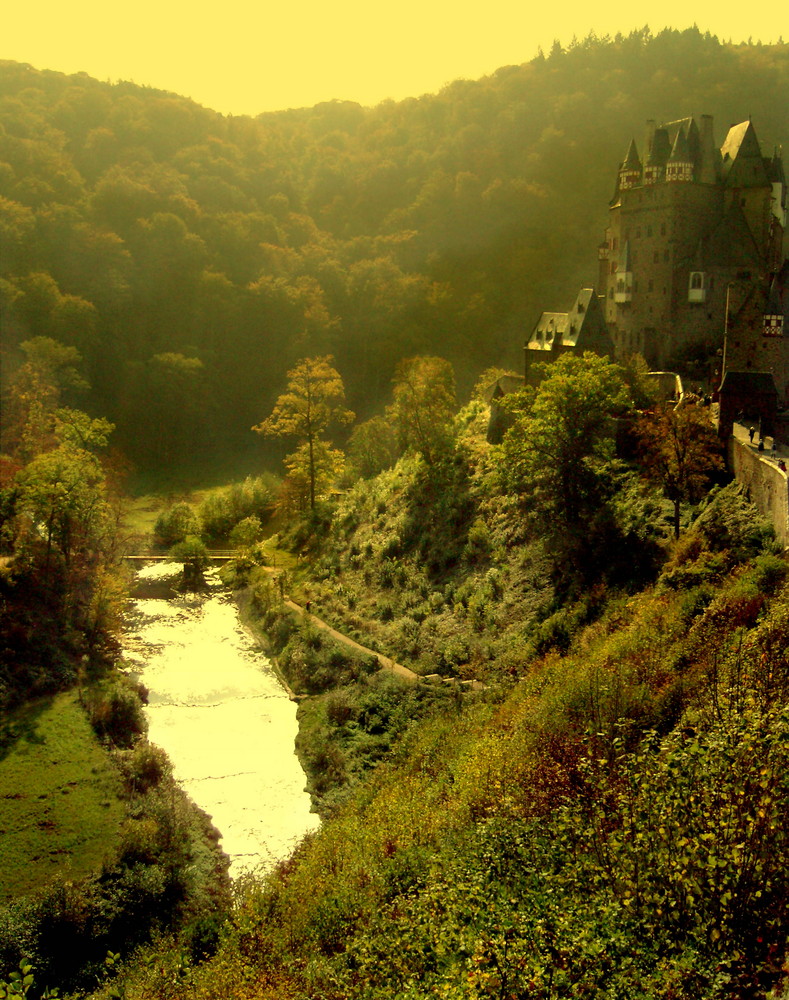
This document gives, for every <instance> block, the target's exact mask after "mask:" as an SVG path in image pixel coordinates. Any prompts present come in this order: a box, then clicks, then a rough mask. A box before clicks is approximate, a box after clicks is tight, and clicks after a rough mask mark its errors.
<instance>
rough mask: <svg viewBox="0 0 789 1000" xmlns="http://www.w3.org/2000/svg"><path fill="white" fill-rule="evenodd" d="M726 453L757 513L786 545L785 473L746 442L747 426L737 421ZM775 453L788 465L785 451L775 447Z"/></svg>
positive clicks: (788, 493) (788, 503)
mask: <svg viewBox="0 0 789 1000" xmlns="http://www.w3.org/2000/svg"><path fill="white" fill-rule="evenodd" d="M783 452H786V449H783ZM728 453H729V469H730V470H731V472H732V474H733V475H734V477H735V479H736V480H737V482H739V483H742V484H743V485H744V486H745V487H746V488H747V489H748V494H749V496H750V499H751V501H752V502H753V503H754V505H755V506H756V508H757V510H758V511H759V513H760V514H762V515H763V516H764V517H766V518H768V519H769V520H770V521H771V522H772V525H773V527H774V528H775V534H776V536H777V538H778V540H779V541H780V542H781V544H782V545H784V546H789V476H787V473H786V472H782V471H781V469H779V468H778V465H777V462H776V460H775V459H773V458H771V457H766V455H765V452H760V451H757V449H756V448H755V447H754V446H753V445H752V444H750V443H749V441H748V433H747V430H746V428H745V427H744V426H742V425H741V424H735V425H734V433H733V434H732V435H731V436H730V437H729V443H728ZM779 456H781V457H783V458H784V462H786V464H787V466H789V455H781V451H779Z"/></svg>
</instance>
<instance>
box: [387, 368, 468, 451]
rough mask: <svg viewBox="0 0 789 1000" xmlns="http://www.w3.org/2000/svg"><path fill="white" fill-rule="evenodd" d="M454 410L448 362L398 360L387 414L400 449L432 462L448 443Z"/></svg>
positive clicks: (453, 374) (454, 399)
mask: <svg viewBox="0 0 789 1000" xmlns="http://www.w3.org/2000/svg"><path fill="white" fill-rule="evenodd" d="M456 409H457V396H456V394H455V373H454V371H453V368H452V365H451V364H450V363H449V362H448V361H445V360H444V359H443V358H434V357H416V358H408V359H407V360H405V361H401V362H400V364H399V365H398V366H397V369H396V370H395V375H394V378H393V380H392V405H391V406H390V407H389V408H388V409H387V414H388V415H389V417H390V419H391V420H392V423H393V425H394V426H395V428H396V430H397V435H398V438H399V441H400V446H401V447H402V448H403V450H410V451H415V452H418V453H419V454H421V455H422V457H423V458H424V460H425V461H426V462H427V464H428V465H434V464H435V463H436V462H437V461H438V460H439V458H440V457H441V456H442V455H443V454H445V453H446V451H447V450H448V448H449V446H450V444H451V441H452V421H453V419H454V416H455V411H456Z"/></svg>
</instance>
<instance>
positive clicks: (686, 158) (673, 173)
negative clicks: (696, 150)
mask: <svg viewBox="0 0 789 1000" xmlns="http://www.w3.org/2000/svg"><path fill="white" fill-rule="evenodd" d="M666 180H667V181H692V180H693V160H692V159H691V155H690V149H689V148H688V139H687V136H686V135H685V130H684V129H683V128H680V129H678V130H677V135H676V138H675V139H674V147H673V149H672V150H671V155H670V156H669V159H668V164H667V166H666Z"/></svg>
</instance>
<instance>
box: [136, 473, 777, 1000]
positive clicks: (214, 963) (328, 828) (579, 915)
mask: <svg viewBox="0 0 789 1000" xmlns="http://www.w3.org/2000/svg"><path fill="white" fill-rule="evenodd" d="M416 481H417V475H416V471H415V470H414V469H413V468H411V469H410V470H409V466H408V465H401V466H399V467H398V469H397V470H396V474H394V475H393V476H390V477H389V478H387V477H384V478H382V479H379V480H376V481H373V482H371V483H370V484H368V485H367V486H366V487H365V488H364V489H361V488H360V490H359V491H357V492H356V493H355V494H353V495H352V496H349V497H347V498H346V499H345V500H344V501H343V502H342V503H341V505H340V506H339V507H338V509H337V510H336V512H335V515H334V518H333V520H332V524H333V525H334V530H335V531H336V532H337V534H338V535H339V536H340V537H341V536H342V533H343V531H346V532H347V522H348V518H349V517H350V515H351V513H353V514H354V515H355V529H354V531H355V532H356V533H365V532H367V531H369V530H371V529H373V528H374V527H375V529H376V537H377V538H378V539H379V542H380V543H382V544H383V545H385V544H386V537H387V535H388V533H389V531H390V530H391V528H392V527H393V526H394V525H395V524H397V523H398V517H399V516H400V515H399V513H398V508H397V506H396V499H397V496H398V494H399V492H400V491H401V490H402V489H403V487H404V486H407V485H408V484H409V483H412V484H414V483H415V482H416ZM370 491H375V495H376V496H377V497H378V498H379V501H380V502H381V504H382V505H385V508H386V510H387V515H386V516H385V517H384V521H385V526H384V525H383V524H382V522H381V518H382V516H383V515H382V514H381V513H379V514H378V515H375V514H374V512H375V510H376V509H377V508H376V507H372V508H371V507H370V506H369V501H368V498H367V494H368V493H369V492H370ZM371 515H372V516H371ZM344 526H345V527H344ZM428 534H429V528H426V529H425V536H423V537H424V538H425V539H426V538H427V535H428ZM769 539H770V532H769V529H768V528H767V527H766V525H764V524H763V523H762V522H760V521H759V519H758V517H757V515H756V514H755V512H754V511H753V508H752V507H751V506H750V505H749V504H748V503H747V502H746V501H745V500H744V498H743V497H742V496H741V495H740V494H739V492H738V490H737V489H736V487H726V488H724V489H722V490H721V489H717V490H716V491H714V493H713V495H712V496H711V497H710V498H708V500H707V501H706V502H705V503H703V504H702V506H701V507H700V508H699V509H698V510H697V512H696V516H695V518H694V523H693V526H692V527H691V528H689V529H688V530H686V531H685V532H684V534H683V536H682V538H681V540H680V541H679V542H678V543H671V544H670V545H669V547H668V548H667V549H666V550H665V551H666V555H665V557H664V559H663V560H662V563H661V567H660V569H659V570H656V575H655V577H654V580H653V581H652V582H650V583H649V584H648V585H647V586H646V587H643V586H636V587H632V586H631V587H624V588H623V587H622V586H621V585H620V586H619V587H617V588H612V587H610V585H608V586H603V581H602V577H600V578H599V584H600V585H599V586H598V587H597V589H596V592H595V594H594V597H593V598H592V594H589V595H588V596H582V595H578V596H577V598H576V599H566V600H565V601H563V602H562V604H561V605H560V606H559V607H558V608H557V610H555V611H553V612H550V609H549V608H547V607H546V606H545V605H544V604H543V605H542V607H543V610H542V612H541V613H532V614H529V613H528V611H527V609H528V608H529V606H530V604H531V605H533V602H534V601H535V596H534V594H533V593H531V584H530V581H529V580H528V579H527V578H525V577H523V576H522V575H520V573H519V567H520V566H521V565H522V563H523V562H526V561H527V559H526V550H525V549H524V548H523V547H522V546H519V545H512V544H511V545H510V547H509V549H508V550H506V551H502V550H501V549H499V550H497V549H496V542H497V541H498V539H497V537H496V533H495V531H494V533H493V543H494V544H493V549H492V552H494V553H496V554H495V555H491V556H488V557H486V558H487V559H490V560H491V561H495V563H496V566H497V572H498V574H499V575H500V577H501V578H502V580H503V582H502V590H501V593H500V597H499V599H498V600H491V599H490V597H487V600H488V602H489V604H490V609H489V616H490V617H489V620H488V622H487V624H485V623H484V620H483V622H482V624H480V619H476V620H475V618H474V616H473V614H471V613H470V609H469V608H468V607H464V606H463V603H462V596H461V588H462V584H461V583H460V581H461V579H463V578H465V580H466V586H467V588H468V589H467V593H468V596H469V600H471V599H473V595H474V594H475V593H477V592H478V590H479V587H478V586H476V587H475V586H472V585H471V583H470V581H471V579H472V578H473V575H474V572H475V571H471V572H469V570H468V568H463V569H461V568H460V567H458V568H457V570H456V571H455V573H454V574H452V575H451V576H443V577H442V578H441V580H440V581H439V580H437V579H435V578H433V579H432V583H429V584H428V583H426V582H425V583H420V581H419V579H418V578H417V579H416V580H414V581H413V583H412V582H411V577H412V574H414V573H415V565H416V562H414V563H411V561H410V560H409V559H408V558H407V557H403V558H402V560H400V559H397V560H395V559H393V557H392V556H391V555H388V556H383V555H382V554H381V553H380V552H374V553H369V554H368V555H367V557H366V560H365V561H366V566H367V568H368V569H369V570H370V572H371V573H372V574H377V573H380V572H381V570H382V568H383V567H384V566H385V565H387V560H388V561H389V562H390V563H391V562H396V564H397V565H401V566H402V567H403V569H404V571H405V573H406V574H407V577H408V580H407V582H405V583H403V584H402V585H400V586H398V587H395V588H394V592H395V593H397V592H398V591H400V590H402V592H403V594H402V596H403V597H404V599H406V603H409V600H408V599H407V597H406V595H407V594H408V593H411V592H413V593H414V595H416V594H418V592H419V589H420V587H422V588H424V589H427V590H428V591H429V594H432V595H433V601H434V603H435V604H436V605H437V606H436V607H435V608H434V610H433V611H432V612H429V611H428V608H429V606H430V602H431V597H430V596H427V597H425V599H424V602H425V603H424V608H425V612H426V616H425V619H424V621H427V620H428V617H429V616H430V614H431V613H432V614H433V615H435V622H436V623H437V622H438V621H440V620H441V619H442V618H444V619H445V621H444V627H445V628H446V627H447V624H446V619H449V620H451V621H452V630H453V633H454V637H455V641H456V642H457V643H461V642H464V641H465V642H470V641H476V642H479V643H480V644H482V645H483V646H484V645H486V644H487V645H491V646H494V647H495V648H496V649H497V653H498V655H496V656H492V657H491V659H490V662H489V663H488V664H487V665H486V664H485V660H484V659H478V660H473V661H469V660H468V658H467V662H473V663H474V666H475V670H476V671H477V672H479V673H480V674H481V675H482V676H484V678H485V681H486V686H485V688H484V689H483V690H478V691H473V692H472V691H468V690H465V691H464V690H463V689H460V688H458V687H457V686H454V687H453V686H452V685H446V684H445V685H439V686H438V688H433V687H431V685H430V683H424V684H423V685H421V686H420V688H419V689H421V691H422V694H421V696H419V697H417V696H416V695H415V691H416V690H418V689H415V688H414V686H413V685H403V684H399V683H397V682H395V681H393V680H390V681H387V680H386V679H385V678H384V677H383V676H371V675H369V674H368V673H366V672H365V671H364V670H362V671H361V672H359V671H357V672H356V673H355V674H354V673H353V671H351V672H350V673H348V672H346V673H345V674H343V670H342V667H343V663H346V664H347V660H345V661H344V660H343V658H342V656H341V654H339V651H338V650H337V649H333V648H332V647H321V642H320V641H319V640H318V641H316V638H315V635H314V630H311V629H310V628H309V626H304V625H302V626H299V624H298V622H294V621H293V620H292V619H291V618H290V617H289V615H288V613H287V612H286V610H285V609H284V608H280V609H279V610H278V600H277V594H276V587H272V586H270V585H269V584H268V583H267V582H265V581H264V580H263V579H262V578H261V579H257V577H256V572H257V571H256V570H255V569H254V568H251V569H250V568H248V570H247V572H248V573H249V574H251V576H248V577H247V583H249V580H250V579H251V580H252V586H253V589H254V590H255V592H256V593H257V594H258V596H257V597H256V598H255V601H256V603H257V606H258V610H259V612H260V613H262V614H264V616H265V620H266V621H267V623H268V624H269V626H271V627H272V634H273V635H274V636H275V637H276V636H277V635H278V636H279V641H280V643H281V644H284V646H285V648H289V650H290V653H289V656H290V657H291V658H293V657H294V656H295V657H296V659H297V660H298V658H299V656H300V655H307V654H308V652H309V651H310V650H311V651H312V655H313V659H312V661H311V662H312V665H313V667H314V668H317V667H319V666H321V665H322V666H323V667H325V669H327V670H328V671H329V674H330V673H331V669H332V668H333V669H334V672H335V673H334V676H335V679H336V681H337V684H338V685H339V686H329V688H328V689H327V690H326V691H325V692H324V693H323V694H321V695H316V696H314V697H313V698H312V699H310V701H309V702H307V703H305V704H306V705H307V706H308V708H305V711H308V713H309V714H308V719H309V720H310V721H311V728H310V727H305V728H304V729H303V737H304V738H305V739H306V740H307V743H308V750H309V749H310V748H311V751H312V752H313V756H312V758H311V761H309V762H308V763H309V764H310V766H311V767H312V769H313V774H314V775H315V776H317V777H318V778H319V779H320V781H319V782H316V781H315V780H313V791H314V793H316V795H317V801H318V803H319V807H320V808H321V810H322V811H323V812H324V815H326V816H327V817H328V818H327V820H326V822H325V823H324V825H323V827H322V828H321V830H320V831H319V832H318V833H316V834H315V835H314V836H312V837H310V838H309V839H308V840H307V841H306V842H305V843H304V844H303V845H302V846H301V848H299V850H298V851H297V852H296V854H295V855H294V857H293V858H292V859H291V860H290V861H288V862H286V863H284V864H283V865H282V866H281V867H280V869H279V871H277V872H276V873H275V874H274V875H273V876H272V877H270V878H268V879H267V880H265V881H262V882H257V881H249V882H247V883H245V884H243V885H240V886H238V887H237V894H236V902H235V906H234V908H233V911H232V913H231V915H230V919H229V922H228V923H227V924H226V926H225V928H224V932H223V936H222V939H221V942H220V944H219V947H218V951H217V953H216V955H215V956H214V957H213V958H212V959H210V960H209V961H208V962H206V963H204V964H203V965H201V966H192V967H190V968H189V969H188V970H186V971H185V972H183V977H184V982H183V986H182V989H181V992H180V994H179V995H183V996H190V997H200V996H202V997H212V996H217V995H223V996H235V997H259V998H264V997H271V998H274V997H277V998H282V997H293V998H296V997H298V998H305V1000H306V998H308V997H316V996H321V997H326V998H336V1000H340V998H343V1000H346V998H351V997H359V998H362V997H363V998H377V997H380V998H382V1000H383V998H392V997H398V998H413V1000H416V998H420V1000H421V998H427V997H436V996H438V997H446V998H450V997H451V998H475V1000H477V998H482V997H485V998H489V997H496V998H502V1000H504V998H511V997H535V998H537V997H549V996H550V997H581V996H586V995H594V996H610V997H621V996H628V997H634V998H636V997H643V998H644V1000H646V998H650V1000H654V998H656V997H665V998H684V1000H702V998H720V1000H723V998H730V997H732V996H738V997H754V998H756V997H765V996H767V995H768V993H769V992H770V990H771V989H772V988H773V987H774V986H775V985H776V984H777V983H780V981H781V978H782V975H783V971H784V962H785V960H786V938H787V932H788V931H789V926H787V922H786V913H787V906H786V904H787V896H788V894H789V886H788V885H787V881H786V877H785V868H786V864H787V861H788V860H789V857H787V847H789V844H787V833H786V831H787V829H789V827H787V822H786V821H787V809H788V807H789V782H788V781H787V774H789V771H788V770H787V765H789V760H787V752H788V748H789V718H788V717H787V714H786V707H785V706H786V703H787V696H788V695H789V659H787V654H788V653H789V650H788V649H787V644H786V636H787V634H788V633H789V584H788V583H787V580H788V579H789V564H787V562H786V561H785V559H784V558H781V557H778V556H776V555H775V553H774V551H773V550H772V548H771V546H770V542H769ZM667 544H668V543H667ZM321 548H322V549H323V551H324V552H325V553H326V558H328V559H330V560H338V559H339V560H343V568H342V570H339V569H336V570H335V574H334V575H333V577H332V580H333V581H334V583H333V584H332V586H327V585H326V581H325V580H324V581H323V582H321V581H320V579H316V578H315V576H313V575H311V574H310V573H309V572H307V573H306V574H305V575H304V577H303V578H302V579H301V580H295V579H294V580H293V581H292V582H293V583H294V586H295V587H296V588H297V589H299V588H309V589H308V590H307V589H305V590H304V591H303V593H309V594H310V595H311V598H312V602H313V604H312V607H313V609H314V610H316V611H317V612H318V613H320V614H323V613H326V614H330V613H332V610H334V614H335V615H336V618H337V621H338V623H339V620H340V618H341V613H340V611H339V610H338V608H337V586H336V581H337V580H338V579H343V580H344V581H345V584H346V592H345V595H346V596H345V606H346V610H345V612H343V614H345V615H347V619H346V620H347V621H348V622H356V623H357V628H358V627H359V622H361V621H363V622H365V624H366V628H367V630H368V631H369V632H370V633H371V634H372V633H374V634H375V635H376V637H377V638H380V639H381V641H382V643H386V642H387V641H388V642H392V641H393V639H392V638H391V635H392V633H390V634H389V638H388V639H387V633H386V632H385V631H383V630H380V629H378V628H377V625H376V619H375V616H374V613H373V611H372V610H371V609H372V607H373V605H374V602H373V601H372V595H373V594H375V595H377V596H378V598H379V600H380V601H381V604H383V602H384V601H387V600H390V597H389V595H390V594H392V592H393V591H390V590H389V589H388V588H387V587H383V588H382V587H381V586H380V584H379V583H377V582H376V583H374V584H373V583H371V584H370V585H369V586H368V588H367V589H368V593H369V596H368V598H367V600H368V602H369V603H364V602H363V601H362V600H361V598H360V599H359V601H358V603H357V604H356V605H355V607H354V610H353V612H348V611H347V607H348V603H353V601H352V598H353V596H354V595H355V594H356V591H355V587H354V584H353V582H352V581H353V577H352V575H351V574H350V573H349V574H348V578H347V579H346V573H345V565H346V564H345V563H344V560H345V559H346V558H347V559H349V560H352V559H353V555H352V554H351V550H352V548H353V542H351V544H350V545H349V546H348V547H347V548H346V549H345V550H343V551H342V552H341V551H339V550H338V548H337V543H336V541H327V542H326V543H325V544H324V545H322V546H321ZM548 561H550V560H549V557H548ZM312 565H313V567H315V566H316V565H317V566H318V568H319V572H318V577H321V576H323V573H322V572H321V571H320V565H321V563H318V564H315V563H313V564H312ZM477 571H478V572H481V576H480V578H479V579H484V574H485V572H489V570H487V571H485V570H484V569H482V568H480V569H479V570H477ZM427 579H428V577H425V581H426V580H427ZM256 580H257V582H255V581H256ZM601 587H602V589H601ZM447 593H449V594H450V595H452V596H451V597H450V605H451V608H452V610H451V611H450V610H449V608H447V607H445V601H446V596H447ZM537 593H538V594H539V593H540V589H539V588H538V590H537ZM519 594H520V601H521V602H522V603H521V604H520V610H521V612H522V614H521V613H519V612H518V610H516V609H517V607H518V605H517V602H518V599H519V598H518V595H519ZM324 595H325V601H326V603H325V605H324ZM436 595H441V598H442V600H441V601H439V599H438V596H436ZM543 596H544V595H543ZM412 606H413V605H412ZM498 615H500V616H501V617H497V616H498ZM388 616H389V613H388V612H387V615H386V617H388ZM408 617H409V615H408V613H406V612H403V611H402V609H401V608H400V607H397V608H396V609H395V610H393V617H392V622H393V623H394V625H398V624H399V625H401V626H404V625H405V624H406V621H407V618H408ZM278 622H279V623H280V624H279V625H277V623H278ZM516 623H517V624H516ZM394 634H395V635H396V634H397V633H396V632H395V633H394ZM472 637H473V639H472ZM519 637H520V638H519ZM445 642H446V643H447V645H449V642H448V635H446V634H445ZM437 645H441V644H437ZM321 648H323V654H324V658H323V659H321ZM299 650H301V651H302V652H301V653H299ZM431 667H432V664H431ZM445 669H446V670H447V671H450V670H451V671H452V672H453V673H454V674H455V676H457V675H458V674H462V673H463V672H464V671H463V670H462V669H461V670H458V666H457V664H452V665H451V667H450V666H445ZM309 676H312V674H309ZM431 691H433V692H434V693H433V695H432V696H431V695H430V694H429V692H431ZM426 693H427V697H426ZM403 710H405V711H403ZM175 960H176V956H175V953H174V952H169V953H165V954H163V955H160V956H159V958H158V959H157V966H156V968H154V967H153V966H151V964H150V963H149V964H144V965H138V966H135V965H134V963H133V962H132V963H131V965H130V966H129V967H128V968H127V971H126V973H125V975H124V980H123V981H124V989H125V990H126V995H127V996H129V997H162V996H169V995H171V994H170V993H169V992H168V990H169V989H170V987H169V986H168V985H167V984H168V983H171V981H172V968H173V966H172V964H168V963H173V962H174V961H175ZM157 969H160V971H157ZM182 971H183V970H182ZM770 995H771V996H772V995H778V994H770Z"/></svg>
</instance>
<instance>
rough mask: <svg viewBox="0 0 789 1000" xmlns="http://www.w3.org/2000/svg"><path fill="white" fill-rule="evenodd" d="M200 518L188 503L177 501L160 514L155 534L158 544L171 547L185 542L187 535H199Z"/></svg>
mask: <svg viewBox="0 0 789 1000" xmlns="http://www.w3.org/2000/svg"><path fill="white" fill-rule="evenodd" d="M200 531H201V524H200V518H199V517H198V516H197V514H196V513H195V511H194V510H193V509H192V508H191V507H190V506H189V504H188V503H177V504H175V505H174V506H172V507H170V508H169V509H168V510H166V511H165V512H164V513H163V514H160V515H159V517H158V519H157V521H156V524H155V525H154V529H153V535H154V541H155V542H156V544H157V545H160V546H162V547H164V548H170V547H171V546H173V545H177V544H178V543H179V542H183V541H184V539H185V538H186V537H187V535H199V534H200Z"/></svg>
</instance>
